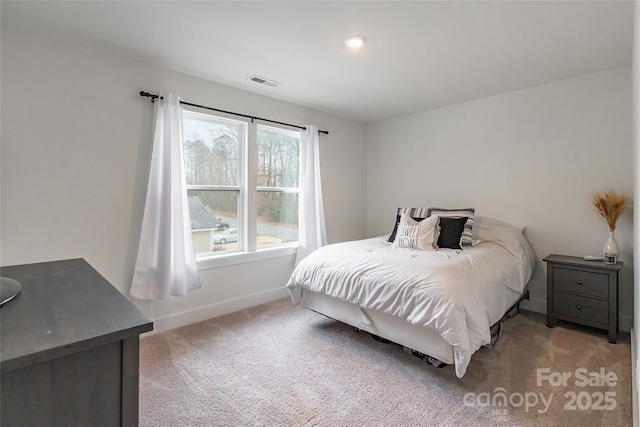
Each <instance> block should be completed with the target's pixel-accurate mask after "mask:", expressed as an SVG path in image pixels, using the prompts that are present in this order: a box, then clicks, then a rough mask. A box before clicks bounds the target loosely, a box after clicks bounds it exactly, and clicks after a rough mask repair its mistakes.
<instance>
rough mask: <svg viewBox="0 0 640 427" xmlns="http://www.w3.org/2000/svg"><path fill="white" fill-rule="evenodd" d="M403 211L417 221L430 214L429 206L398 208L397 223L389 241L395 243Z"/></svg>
mask: <svg viewBox="0 0 640 427" xmlns="http://www.w3.org/2000/svg"><path fill="white" fill-rule="evenodd" d="M403 213H407V214H409V216H410V217H411V218H413V219H414V220H416V221H419V220H421V219H425V218H426V217H428V216H429V210H428V209H427V208H398V210H397V211H396V224H395V225H394V226H393V231H392V232H391V235H390V236H389V240H387V241H388V242H389V243H393V242H394V241H395V240H396V233H397V232H398V224H399V223H400V215H402V214H403Z"/></svg>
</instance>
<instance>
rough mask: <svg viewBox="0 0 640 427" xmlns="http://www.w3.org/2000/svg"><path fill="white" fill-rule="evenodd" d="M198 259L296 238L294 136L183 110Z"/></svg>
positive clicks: (296, 143)
mask: <svg viewBox="0 0 640 427" xmlns="http://www.w3.org/2000/svg"><path fill="white" fill-rule="evenodd" d="M183 133H184V162H185V175H186V184H187V194H188V197H189V213H190V217H191V230H192V236H193V245H194V249H195V252H196V255H197V256H198V258H204V257H212V256H216V255H218V254H223V253H224V254H227V253H232V252H254V251H256V250H259V249H265V248H271V247H278V246H283V245H290V244H292V243H295V242H297V241H298V187H299V157H300V155H299V152H300V151H299V149H300V132H294V131H290V130H285V129H280V128H274V127H268V126H262V125H257V124H255V123H249V122H244V121H238V120H230V119H226V118H222V117H215V116H212V115H208V114H202V113H196V112H192V111H184V114H183Z"/></svg>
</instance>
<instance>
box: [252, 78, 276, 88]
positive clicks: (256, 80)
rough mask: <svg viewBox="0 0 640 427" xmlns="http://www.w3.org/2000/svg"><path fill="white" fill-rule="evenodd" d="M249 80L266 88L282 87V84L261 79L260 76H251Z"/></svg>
mask: <svg viewBox="0 0 640 427" xmlns="http://www.w3.org/2000/svg"><path fill="white" fill-rule="evenodd" d="M249 80H251V81H252V82H256V83H258V84H261V85H265V86H271V87H278V86H282V83H278V82H274V81H273V80H269V79H265V78H264V77H260V76H251V77H249Z"/></svg>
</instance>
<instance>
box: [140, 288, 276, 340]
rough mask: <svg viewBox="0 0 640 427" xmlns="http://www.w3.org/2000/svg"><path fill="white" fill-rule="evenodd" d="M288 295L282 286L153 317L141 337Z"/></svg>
mask: <svg viewBox="0 0 640 427" xmlns="http://www.w3.org/2000/svg"><path fill="white" fill-rule="evenodd" d="M288 296H289V290H288V289H287V288H285V287H282V288H278V289H273V290H270V291H266V292H261V293H258V294H253V295H249V296H247V297H242V298H238V299H234V300H231V301H224V302H221V303H217V304H212V305H209V306H206V307H200V308H197V309H194V310H190V311H186V312H183V313H178V314H174V315H171V316H166V317H160V318H157V319H153V331H150V332H146V333H144V334H142V335H141V337H145V336H149V335H153V334H157V333H159V332H164V331H169V330H171V329H175V328H179V327H181V326H187V325H191V324H192V323H198V322H202V321H204V320H209V319H212V318H214V317H218V316H222V315H225V314H229V313H233V312H235V311H239V310H244V309H246V308H250V307H255V306H257V305H260V304H266V303H268V302H271V301H276V300H279V299H282V298H286V297H288Z"/></svg>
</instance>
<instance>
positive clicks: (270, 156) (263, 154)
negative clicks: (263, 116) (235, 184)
mask: <svg viewBox="0 0 640 427" xmlns="http://www.w3.org/2000/svg"><path fill="white" fill-rule="evenodd" d="M298 135H299V133H298V132H290V133H289V132H284V131H282V132H279V131H277V130H272V129H266V128H263V127H259V128H258V187H294V188H297V187H298V176H299V171H298V168H299V166H298V164H299V157H300V150H299V147H300V138H299V137H298Z"/></svg>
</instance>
